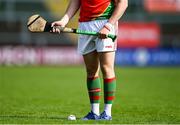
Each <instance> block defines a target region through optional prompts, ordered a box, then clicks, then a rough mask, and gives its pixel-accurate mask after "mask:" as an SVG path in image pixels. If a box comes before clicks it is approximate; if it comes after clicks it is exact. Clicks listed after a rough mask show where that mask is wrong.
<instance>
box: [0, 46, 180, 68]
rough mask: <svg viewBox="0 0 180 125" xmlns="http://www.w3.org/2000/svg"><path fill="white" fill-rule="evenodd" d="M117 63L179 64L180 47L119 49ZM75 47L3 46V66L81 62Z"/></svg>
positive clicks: (143, 64)
mask: <svg viewBox="0 0 180 125" xmlns="http://www.w3.org/2000/svg"><path fill="white" fill-rule="evenodd" d="M115 63H116V65H120V66H180V49H145V48H138V49H125V48H123V49H118V50H117V52H116V61H115ZM81 64H83V59H82V56H81V55H79V54H78V53H77V50H76V48H75V47H21V46H20V47H11V46H5V47H0V65H7V66H11V65H17V66H23V65H51V66H56V65H81Z"/></svg>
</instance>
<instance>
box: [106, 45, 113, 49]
mask: <svg viewBox="0 0 180 125" xmlns="http://www.w3.org/2000/svg"><path fill="white" fill-rule="evenodd" d="M105 48H108V49H111V48H113V47H112V46H105Z"/></svg>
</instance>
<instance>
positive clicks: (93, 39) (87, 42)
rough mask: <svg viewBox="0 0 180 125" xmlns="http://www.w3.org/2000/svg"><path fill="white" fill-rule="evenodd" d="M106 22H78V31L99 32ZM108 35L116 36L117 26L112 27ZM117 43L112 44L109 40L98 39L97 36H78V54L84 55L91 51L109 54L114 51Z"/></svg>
mask: <svg viewBox="0 0 180 125" xmlns="http://www.w3.org/2000/svg"><path fill="white" fill-rule="evenodd" d="M107 21H108V20H94V21H89V22H80V23H79V29H80V30H86V31H95V32H99V31H100V30H101V29H102V28H103V26H104V25H105V24H106V23H107ZM110 34H117V25H116V26H114V27H112V28H111V30H110ZM116 44H117V42H116V41H115V42H113V41H112V39H111V38H106V39H100V38H98V37H97V36H90V35H79V38H78V53H79V54H82V55H85V54H88V53H90V52H93V51H95V50H96V51H97V52H110V51H115V50H116V48H117V45H116Z"/></svg>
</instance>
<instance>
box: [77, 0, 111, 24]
mask: <svg viewBox="0 0 180 125" xmlns="http://www.w3.org/2000/svg"><path fill="white" fill-rule="evenodd" d="M80 2H81V7H80V19H79V22H87V21H91V20H101V19H109V18H110V16H111V15H112V13H113V11H114V2H113V1H112V0H80Z"/></svg>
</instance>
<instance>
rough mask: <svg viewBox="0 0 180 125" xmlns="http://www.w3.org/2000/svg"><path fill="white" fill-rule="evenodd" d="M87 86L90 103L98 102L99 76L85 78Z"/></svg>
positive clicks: (99, 90)
mask: <svg viewBox="0 0 180 125" xmlns="http://www.w3.org/2000/svg"><path fill="white" fill-rule="evenodd" d="M87 88H88V93H89V99H90V102H91V104H92V103H99V102H100V94H101V83H100V79H99V77H93V78H87Z"/></svg>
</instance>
